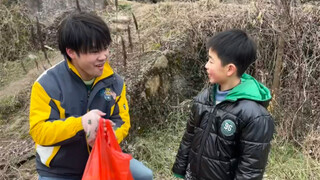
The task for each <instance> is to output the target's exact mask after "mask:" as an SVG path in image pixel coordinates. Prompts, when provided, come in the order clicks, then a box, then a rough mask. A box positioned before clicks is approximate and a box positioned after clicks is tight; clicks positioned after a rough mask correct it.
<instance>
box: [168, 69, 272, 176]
mask: <svg viewBox="0 0 320 180" xmlns="http://www.w3.org/2000/svg"><path fill="white" fill-rule="evenodd" d="M245 78H248V79H242V83H241V84H242V85H241V87H239V88H234V89H233V90H232V91H231V92H230V93H229V94H228V96H227V98H226V100H225V101H222V102H221V103H220V104H218V105H214V99H213V97H214V95H213V93H212V92H214V90H212V88H208V89H206V90H204V91H203V92H202V93H200V94H199V95H198V96H197V97H195V98H194V103H193V107H192V114H191V118H190V120H189V122H188V123H187V130H186V132H185V134H184V136H183V138H182V142H181V144H180V148H179V150H178V154H177V157H176V161H175V163H174V166H173V169H172V170H173V172H174V173H176V174H179V175H185V173H186V168H187V165H188V164H190V171H191V175H192V177H193V178H192V179H197V180H220V179H221V180H228V179H262V177H263V173H264V170H265V167H266V164H267V159H268V153H269V151H270V141H271V139H272V135H273V132H274V122H273V119H272V117H271V116H270V115H269V113H268V111H267V110H266V109H265V107H264V106H263V105H262V104H267V103H268V101H269V100H270V98H271V96H270V93H269V91H268V90H267V89H266V88H265V87H264V86H263V85H261V84H259V83H257V81H255V80H254V79H253V78H252V77H251V76H249V75H245ZM252 79H253V80H252ZM248 81H253V82H254V83H256V84H254V85H253V86H257V87H256V88H257V89H252V87H251V86H252V82H248ZM213 88H216V87H213ZM247 88H250V89H247ZM261 89H262V91H261ZM234 91H238V92H234ZM239 91H241V92H239ZM251 91H252V92H251ZM257 91H260V94H261V96H260V97H258V96H255V95H254V96H255V97H254V98H252V97H251V96H253V94H254V93H255V92H257ZM263 91H264V92H263ZM237 97H238V98H237ZM259 98H260V99H259Z"/></svg>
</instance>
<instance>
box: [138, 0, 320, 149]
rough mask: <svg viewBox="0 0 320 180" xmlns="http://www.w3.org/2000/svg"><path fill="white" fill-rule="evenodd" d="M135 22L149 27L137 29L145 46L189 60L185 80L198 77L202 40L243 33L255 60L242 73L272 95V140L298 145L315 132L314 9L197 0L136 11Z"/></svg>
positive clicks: (285, 3)
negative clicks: (274, 135) (252, 47)
mask: <svg viewBox="0 0 320 180" xmlns="http://www.w3.org/2000/svg"><path fill="white" fill-rule="evenodd" d="M150 11H151V12H152V13H150ZM169 13H170V15H169V16H166V15H167V14H169ZM137 17H138V18H139V19H141V22H144V21H146V22H147V23H148V24H149V25H150V26H146V25H145V24H141V27H142V28H141V32H142V39H143V41H144V42H146V41H147V40H148V42H147V43H146V47H148V48H150V47H152V44H155V43H158V44H160V45H161V47H160V49H161V50H163V51H170V50H172V49H174V50H175V51H176V52H175V53H176V57H174V58H176V59H179V58H181V59H183V63H182V64H184V63H187V61H188V59H192V60H193V61H194V62H193V64H194V66H193V67H197V68H196V69H190V70H192V72H191V71H190V74H191V75H190V76H194V75H196V74H198V76H200V77H201V78H204V77H205V75H204V74H201V73H202V72H203V70H202V69H201V68H202V67H203V66H204V64H205V61H206V60H207V59H206V54H207V51H206V47H205V43H206V41H207V38H208V37H210V36H212V35H214V34H215V33H216V32H220V31H223V30H227V29H232V28H240V29H244V30H246V31H247V32H248V33H249V34H250V35H251V36H252V37H253V39H254V40H255V41H256V42H257V45H258V60H257V61H256V62H255V63H254V64H253V65H252V66H251V67H250V68H249V69H248V72H249V73H250V74H252V75H254V76H255V77H256V78H257V79H258V80H260V81H262V82H263V83H264V84H266V85H267V86H268V87H269V88H270V89H271V88H272V90H273V101H272V105H271V108H270V110H271V111H272V113H273V115H274V117H275V120H276V125H277V134H278V136H279V137H282V138H283V139H284V140H293V141H294V142H296V143H297V144H300V145H302V146H303V144H302V143H301V142H303V140H304V138H305V137H306V136H307V135H308V134H309V132H311V131H312V130H313V131H319V129H315V128H316V127H319V126H320V124H319V123H320V122H319V121H318V120H319V119H320V111H319V110H318V109H319V105H320V70H319V67H320V33H319V32H320V8H319V6H313V5H309V4H299V3H297V2H296V1H292V0H291V1H290V0H276V1H269V0H258V1H256V2H255V3H250V4H224V3H219V2H218V1H215V0H205V1H204V0H203V1H200V2H196V3H193V4H190V3H181V2H180V3H177V2H170V3H161V4H159V5H158V7H157V8H155V9H153V10H149V12H148V13H146V12H143V10H141V12H140V13H139V14H137ZM162 17H165V18H162ZM155 21H157V22H155ZM159 21H160V22H159ZM145 27H148V28H146V29H144V28H145ZM159 34H160V35H159ZM163 34H165V36H163ZM144 37H147V39H144ZM177 56H179V58H177ZM177 63H179V62H177ZM189 63H190V62H189ZM191 63H192V62H191ZM199 64H200V65H199ZM277 78H278V85H276V84H275V82H277ZM275 80H276V81H275Z"/></svg>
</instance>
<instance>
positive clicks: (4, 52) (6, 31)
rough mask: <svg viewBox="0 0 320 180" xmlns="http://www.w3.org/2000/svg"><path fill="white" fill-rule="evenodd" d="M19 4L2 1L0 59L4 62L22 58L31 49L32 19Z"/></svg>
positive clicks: (0, 4)
mask: <svg viewBox="0 0 320 180" xmlns="http://www.w3.org/2000/svg"><path fill="white" fill-rule="evenodd" d="M24 12H25V9H23V8H22V7H21V6H19V4H12V5H11V6H6V5H4V3H0V32H1V36H0V59H1V61H2V62H4V61H6V60H9V61H13V60H16V59H19V58H21V57H22V56H23V55H25V54H26V52H28V51H29V50H30V49H31V43H30V32H31V29H30V27H31V21H30V20H29V19H28V18H27V16H25V14H24Z"/></svg>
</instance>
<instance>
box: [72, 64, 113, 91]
mask: <svg viewBox="0 0 320 180" xmlns="http://www.w3.org/2000/svg"><path fill="white" fill-rule="evenodd" d="M66 61H67V65H68V67H69V69H70V70H71V71H73V72H74V73H75V74H76V75H77V76H79V78H81V76H80V74H79V72H78V70H77V69H76V67H75V66H74V65H73V64H72V63H71V62H70V61H69V60H66ZM113 74H114V72H113V70H112V68H111V66H110V64H109V63H108V62H106V63H105V64H104V68H103V72H102V75H101V76H99V77H97V78H96V79H95V80H94V82H93V86H94V85H95V84H97V83H98V82H99V81H100V80H102V79H105V78H107V77H109V76H112V75H113Z"/></svg>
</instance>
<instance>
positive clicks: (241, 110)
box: [228, 100, 273, 127]
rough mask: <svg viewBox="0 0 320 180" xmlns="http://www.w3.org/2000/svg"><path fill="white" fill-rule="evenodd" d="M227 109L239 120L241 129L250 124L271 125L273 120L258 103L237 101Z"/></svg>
mask: <svg viewBox="0 0 320 180" xmlns="http://www.w3.org/2000/svg"><path fill="white" fill-rule="evenodd" d="M229 108H230V109H228V111H229V112H231V113H232V114H234V115H236V116H237V117H238V118H239V120H240V121H241V122H240V124H241V125H242V126H243V127H245V126H246V125H247V124H250V123H258V124H273V118H272V116H271V115H270V113H269V112H268V111H267V109H266V108H265V107H263V106H262V105H261V104H259V103H258V102H255V101H251V100H239V101H237V102H235V103H234V105H232V106H230V107H229Z"/></svg>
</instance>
